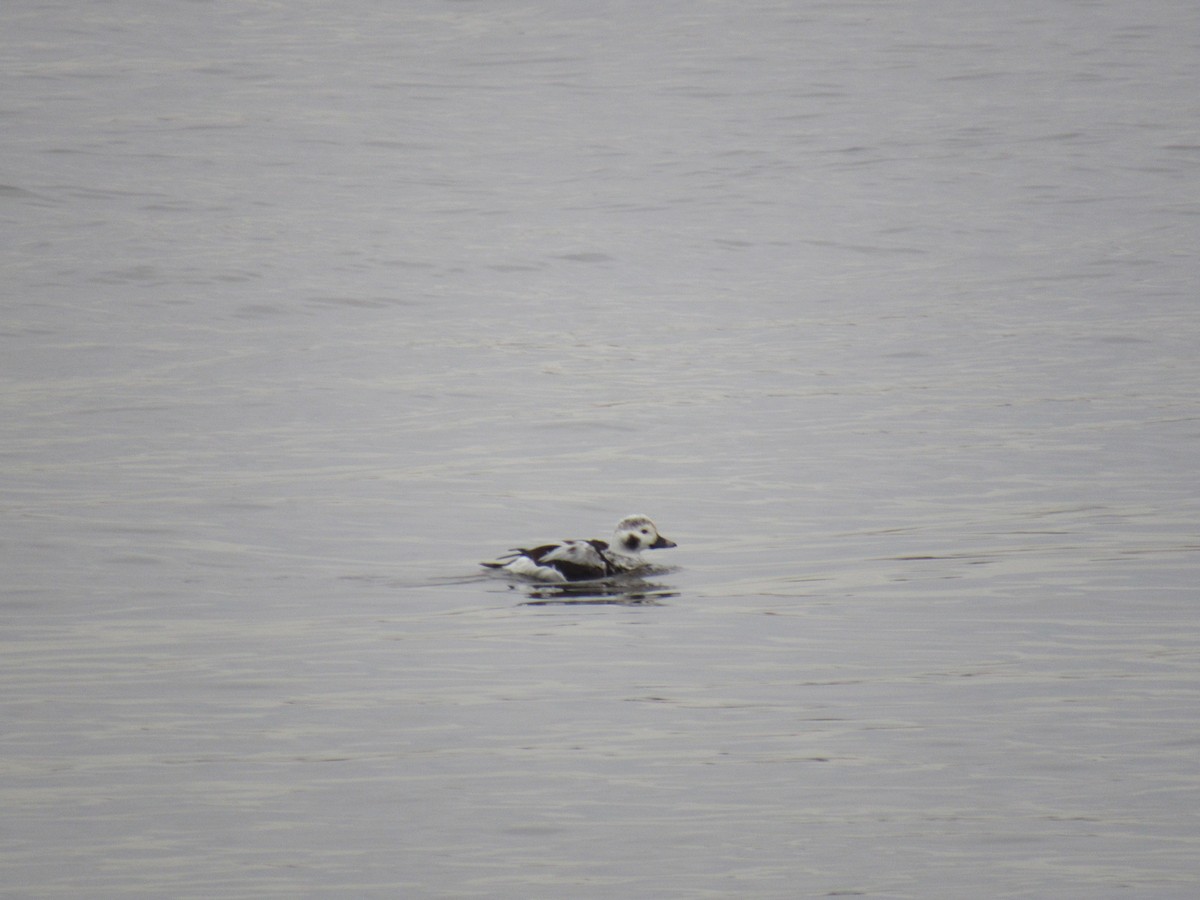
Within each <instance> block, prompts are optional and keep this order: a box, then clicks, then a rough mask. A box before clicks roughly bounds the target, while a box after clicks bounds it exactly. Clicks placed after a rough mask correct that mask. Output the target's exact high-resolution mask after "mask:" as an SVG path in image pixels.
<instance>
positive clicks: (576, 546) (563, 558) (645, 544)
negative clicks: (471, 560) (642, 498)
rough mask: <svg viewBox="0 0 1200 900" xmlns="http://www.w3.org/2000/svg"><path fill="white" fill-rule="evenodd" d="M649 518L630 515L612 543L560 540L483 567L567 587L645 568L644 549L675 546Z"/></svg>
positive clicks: (614, 534) (509, 555) (623, 521)
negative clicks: (564, 584)
mask: <svg viewBox="0 0 1200 900" xmlns="http://www.w3.org/2000/svg"><path fill="white" fill-rule="evenodd" d="M674 546H675V542H674V541H672V540H668V539H667V538H665V537H663V536H662V535H661V534H659V533H658V528H657V527H656V526H655V524H654V523H653V522H651V521H650V520H649V519H648V518H646V517H645V516H626V517H625V518H624V519H622V520H621V521H620V522H618V523H617V528H616V530H615V531H614V532H613V537H612V541H611V542H609V541H601V540H594V539H593V540H589V541H556V542H555V543H553V544H543V545H542V546H540V547H534V548H533V549H531V550H525V549H517V550H513V551H512V552H510V553H507V554H505V555H504V556H501V557H500V558H499V559H497V560H495V561H494V562H485V563H481V565H484V566H487V567H488V568H489V569H499V570H500V571H502V572H505V573H507V574H509V575H516V576H518V577H519V578H523V579H526V580H529V581H540V582H545V583H548V584H563V583H565V582H568V581H594V580H596V579H600V578H610V577H612V576H613V575H619V574H622V573H624V572H634V571H636V570H637V569H640V568H642V567H643V566H645V564H646V563H645V561H644V560H643V559H642V551H643V550H662V549H666V548H668V547H674Z"/></svg>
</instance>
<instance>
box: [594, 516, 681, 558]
mask: <svg viewBox="0 0 1200 900" xmlns="http://www.w3.org/2000/svg"><path fill="white" fill-rule="evenodd" d="M610 546H611V548H612V550H613V552H614V553H620V554H622V555H624V556H637V555H638V554H639V553H641V552H642V551H643V550H665V549H666V548H668V547H674V546H675V542H674V541H672V540H670V539H668V538H665V537H663V536H662V535H661V534H659V533H658V528H657V526H655V524H654V523H653V522H651V521H650V520H649V519H648V518H646V517H645V516H626V517H625V518H623V519H622V520H621V521H620V522H618V523H617V528H616V531H614V532H613V540H612V544H611V545H610Z"/></svg>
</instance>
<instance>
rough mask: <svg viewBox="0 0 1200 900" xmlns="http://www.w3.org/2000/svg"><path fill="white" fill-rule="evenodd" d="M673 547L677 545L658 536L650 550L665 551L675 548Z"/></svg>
mask: <svg viewBox="0 0 1200 900" xmlns="http://www.w3.org/2000/svg"><path fill="white" fill-rule="evenodd" d="M675 546H678V545H677V544H676V543H675V542H674V541H673V540H671V539H670V538H665V537H663V536H662V535H661V534H660V535H659V536H658V540H657V541H655V542H654V543H653V544H651V545H650V549H651V550H667V549H669V548H671V547H675Z"/></svg>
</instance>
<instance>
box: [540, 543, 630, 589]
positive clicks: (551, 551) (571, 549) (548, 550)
mask: <svg viewBox="0 0 1200 900" xmlns="http://www.w3.org/2000/svg"><path fill="white" fill-rule="evenodd" d="M597 544H600V546H599V547H598V546H596V545H597ZM605 546H607V545H605V544H604V542H603V541H563V542H561V543H558V544H548V545H546V546H545V547H538V548H536V549H535V550H534V551H532V552H531V553H530V558H531V559H532V560H534V562H536V563H537V564H538V565H539V566H549V567H551V568H554V569H557V570H558V571H559V572H561V573H562V574H563V576H564V577H566V579H567V580H568V581H584V580H586V579H589V578H603V577H604V576H605V575H609V574H611V572H612V569H611V567H610V566H609V564H608V559H607V557H605V555H604V552H603V551H604V548H605Z"/></svg>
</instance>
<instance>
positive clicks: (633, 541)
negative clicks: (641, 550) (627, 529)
mask: <svg viewBox="0 0 1200 900" xmlns="http://www.w3.org/2000/svg"><path fill="white" fill-rule="evenodd" d="M641 542H642V541H641V538H639V537H638V536H637V535H636V534H631V535H630V536H629V537H627V538H625V546H626V547H628V548H629V549H630V550H636V549H637V548H638V544H640V543H641Z"/></svg>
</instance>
